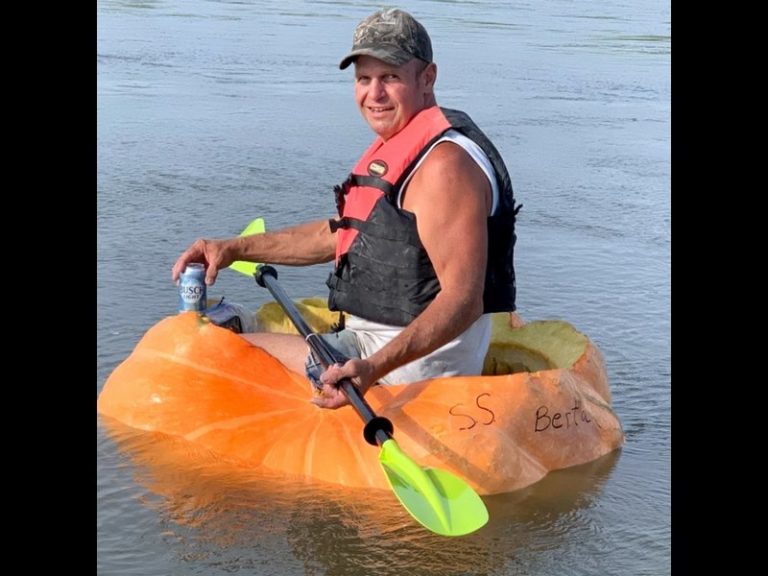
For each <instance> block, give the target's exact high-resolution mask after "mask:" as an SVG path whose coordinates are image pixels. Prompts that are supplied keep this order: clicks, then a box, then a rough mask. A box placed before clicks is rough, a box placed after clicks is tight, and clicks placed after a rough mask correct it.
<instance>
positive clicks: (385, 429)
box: [254, 264, 488, 536]
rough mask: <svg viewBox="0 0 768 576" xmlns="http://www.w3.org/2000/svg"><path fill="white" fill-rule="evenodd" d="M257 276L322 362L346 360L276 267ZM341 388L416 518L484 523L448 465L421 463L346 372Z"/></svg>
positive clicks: (443, 526) (449, 529) (441, 529)
mask: <svg viewBox="0 0 768 576" xmlns="http://www.w3.org/2000/svg"><path fill="white" fill-rule="evenodd" d="M254 277H255V278H256V283H257V284H258V285H259V286H261V287H264V288H267V289H268V290H269V291H270V292H271V293H272V296H274V297H275V300H277V302H278V304H280V307H281V308H282V309H283V311H284V312H285V313H286V314H287V315H288V317H289V318H290V319H291V322H293V324H294V326H296V329H297V330H298V331H299V333H300V334H301V335H302V336H304V338H305V339H306V341H307V344H308V345H309V346H310V348H312V351H313V352H314V353H315V355H316V356H317V357H318V358H319V359H320V361H321V362H322V364H323V365H324V366H326V367H327V366H330V365H332V364H335V363H337V362H338V363H344V362H346V360H347V358H346V357H345V356H344V355H343V354H341V353H340V352H338V351H337V350H335V349H334V348H333V347H332V346H331V345H330V344H328V343H327V342H326V341H325V340H323V338H322V337H320V335H319V334H316V333H314V332H312V329H311V328H310V327H309V325H308V324H307V323H306V321H305V320H304V318H302V317H301V315H300V314H299V311H298V310H297V309H296V307H295V306H294V305H293V301H292V300H291V299H290V298H289V297H288V296H287V294H286V293H285V292H284V291H283V289H282V288H281V287H280V286H279V285H278V284H277V272H276V271H275V269H274V268H272V267H271V266H269V265H264V264H259V265H258V266H257V267H256V272H255V274H254ZM339 388H341V390H342V392H343V393H344V395H345V396H346V397H347V398H348V399H349V401H350V403H351V404H352V406H353V407H354V409H355V410H356V411H357V413H358V415H359V416H360V418H362V420H363V422H364V423H365V427H364V428H363V436H364V437H365V440H366V441H367V442H368V443H369V444H372V445H373V446H377V445H378V446H380V447H381V452H380V453H379V462H380V463H381V467H382V469H383V470H384V473H385V474H386V476H387V480H388V482H389V485H390V487H391V488H392V490H393V491H394V493H395V495H396V496H397V498H398V499H399V500H400V503H401V504H402V505H403V507H404V508H405V509H406V510H407V511H408V512H409V513H410V515H411V516H413V518H414V519H415V520H416V521H417V522H419V523H420V524H422V525H423V526H424V527H426V528H428V529H429V530H431V531H432V532H435V533H437V534H440V535H442V536H462V535H464V534H469V533H470V532H474V531H475V530H478V529H479V528H481V527H482V526H483V525H485V523H486V522H487V521H488V510H487V509H486V507H485V504H484V503H483V501H482V499H481V498H480V496H479V495H478V494H477V492H475V491H474V490H473V489H472V487H471V486H469V484H467V483H466V482H465V481H464V480H462V479H461V478H458V477H457V476H455V475H453V474H451V473H450V472H446V471H445V470H440V469H438V468H421V467H420V466H419V465H418V464H416V462H414V461H413V460H412V459H411V458H409V457H408V456H407V455H406V454H405V453H404V452H403V451H402V450H401V449H400V447H399V446H398V445H397V443H396V442H395V440H394V438H393V437H392V434H393V432H394V426H393V425H392V422H391V421H390V420H389V419H387V418H384V417H381V416H377V415H376V414H375V413H374V412H373V409H372V408H371V407H370V405H369V404H368V403H367V402H366V401H365V399H364V398H363V396H362V395H361V394H360V391H359V390H358V389H357V387H356V386H355V385H354V384H353V383H352V382H351V381H350V380H349V379H348V378H345V379H343V380H341V381H340V382H339Z"/></svg>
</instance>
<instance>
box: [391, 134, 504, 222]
mask: <svg viewBox="0 0 768 576" xmlns="http://www.w3.org/2000/svg"><path fill="white" fill-rule="evenodd" d="M473 193H474V194H476V195H477V197H478V198H484V199H485V200H486V201H490V198H491V188H490V184H489V183H488V178H487V177H486V175H485V172H483V170H482V168H480V166H478V165H477V163H476V162H475V161H474V160H473V159H472V157H471V156H470V155H469V153H468V152H467V151H466V150H464V149H463V148H462V147H461V146H459V145H458V144H454V143H453V142H441V143H440V144H438V145H437V146H435V148H434V149H433V150H432V151H431V152H430V153H429V154H428V155H427V157H426V158H425V159H424V161H423V162H422V163H421V166H419V169H418V170H417V171H416V173H415V174H414V176H413V180H412V182H411V184H410V185H409V187H408V193H407V194H406V196H405V198H404V202H403V207H404V208H406V209H407V210H408V209H410V208H409V207H408V206H409V205H411V206H413V207H417V206H418V205H419V204H422V202H433V201H449V202H452V201H454V200H455V199H458V198H459V197H460V198H462V199H463V200H466V198H467V195H468V194H470V195H471V194H473Z"/></svg>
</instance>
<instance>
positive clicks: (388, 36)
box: [339, 8, 432, 70]
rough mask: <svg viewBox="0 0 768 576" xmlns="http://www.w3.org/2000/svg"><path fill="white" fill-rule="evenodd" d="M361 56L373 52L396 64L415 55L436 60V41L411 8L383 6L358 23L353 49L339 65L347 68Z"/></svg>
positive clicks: (381, 58)
mask: <svg viewBox="0 0 768 576" xmlns="http://www.w3.org/2000/svg"><path fill="white" fill-rule="evenodd" d="M358 56H373V57H374V58H378V59H379V60H383V61H384V62H386V63H387V64H392V65H394V66H400V65H402V64H405V63H406V62H408V61H409V60H411V59H412V58H418V59H420V60H424V61H425V62H432V41H431V40H430V39H429V34H427V31H426V29H425V28H424V26H422V25H421V24H419V22H417V21H416V19H415V18H414V17H413V16H411V15H410V14H408V12H404V11H403V10H398V9H397V8H382V9H381V10H379V11H378V12H375V13H373V14H371V15H370V16H368V18H366V19H365V20H363V21H362V22H360V24H358V25H357V28H355V35H354V37H353V39H352V51H351V52H350V53H349V54H347V55H346V56H344V59H343V60H342V61H341V64H339V68H341V69H342V70H344V68H346V67H347V66H349V65H350V64H351V63H352V62H353V61H354V60H355V58H357V57H358Z"/></svg>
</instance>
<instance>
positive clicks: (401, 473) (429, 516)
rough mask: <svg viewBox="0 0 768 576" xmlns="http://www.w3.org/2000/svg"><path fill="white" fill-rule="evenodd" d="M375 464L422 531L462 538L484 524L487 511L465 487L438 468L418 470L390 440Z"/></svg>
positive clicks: (478, 499) (463, 482)
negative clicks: (382, 470) (385, 476)
mask: <svg viewBox="0 0 768 576" xmlns="http://www.w3.org/2000/svg"><path fill="white" fill-rule="evenodd" d="M379 462H381V467H382V468H383V469H384V472H385V474H386V475H387V480H389V485H390V486H391V488H392V490H393V491H394V493H395V495H396V496H397V498H398V500H400V503H401V504H402V505H403V506H404V507H405V509H406V510H408V512H409V513H410V514H411V516H413V517H414V519H416V521H417V522H419V523H420V524H422V525H423V526H424V527H425V528H428V529H429V530H432V532H435V533H437V534H440V535H442V536H463V535H464V534H469V533H470V532H474V531H475V530H478V529H480V528H481V527H482V526H484V525H485V523H486V522H488V509H487V508H486V507H485V504H484V503H483V501H482V500H481V499H480V496H478V494H477V492H475V491H474V490H473V489H472V487H471V486H469V484H467V483H466V482H465V481H464V480H462V479H461V478H458V477H456V476H454V475H453V474H451V473H449V472H446V471H445V470H440V469H438V468H421V467H420V466H419V465H418V464H416V462H414V461H413V460H411V459H410V458H409V457H408V456H406V455H405V453H403V451H402V450H400V447H399V446H398V445H397V443H396V442H395V441H394V440H393V439H391V438H390V439H389V440H387V441H386V442H384V443H383V444H382V445H381V452H380V453H379Z"/></svg>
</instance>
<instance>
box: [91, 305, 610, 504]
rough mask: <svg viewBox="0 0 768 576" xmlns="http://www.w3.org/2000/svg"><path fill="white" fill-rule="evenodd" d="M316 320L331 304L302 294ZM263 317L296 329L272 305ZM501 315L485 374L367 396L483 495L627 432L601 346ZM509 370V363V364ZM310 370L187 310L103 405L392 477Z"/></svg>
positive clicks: (343, 478) (222, 445) (323, 473)
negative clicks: (319, 390)
mask: <svg viewBox="0 0 768 576" xmlns="http://www.w3.org/2000/svg"><path fill="white" fill-rule="evenodd" d="M299 307H300V308H301V309H302V310H303V311H304V312H305V313H307V312H308V314H306V317H307V318H308V320H310V323H312V324H314V325H315V327H316V329H321V328H323V327H325V326H327V324H328V322H329V317H328V313H327V310H324V308H323V307H322V305H320V304H318V303H317V302H316V301H314V300H307V301H305V302H304V303H302V304H300V306H299ZM259 317H260V320H261V326H262V329H269V330H275V331H277V330H283V331H288V330H289V329H290V328H289V327H288V323H287V321H286V320H285V319H283V318H282V317H281V315H280V314H279V313H277V312H276V310H275V308H274V306H272V307H270V306H267V307H265V308H264V309H262V311H261V312H260V314H259ZM507 318H508V317H507V315H506V314H496V315H494V334H493V338H492V345H491V349H490V351H489V354H488V357H487V359H486V367H485V368H486V369H485V372H486V374H484V375H483V376H473V377H451V378H437V379H434V380H427V381H424V382H419V383H415V384H409V385H397V386H376V387H374V388H372V389H371V390H370V391H369V392H368V394H367V395H366V399H367V400H368V402H369V403H370V404H371V406H372V408H373V409H374V411H376V412H377V413H378V414H379V415H381V416H386V417H387V418H389V419H390V420H391V421H392V423H393V424H394V427H395V439H396V440H397V442H398V444H399V445H400V447H401V448H402V449H403V451H404V452H405V453H406V454H408V455H409V456H410V457H411V458H412V459H413V460H415V461H416V462H417V463H419V464H420V465H422V466H435V467H438V468H442V469H444V470H448V471H450V472H452V473H454V474H457V475H458V476H460V477H462V478H465V479H466V480H467V481H468V482H469V483H470V485H472V487H473V488H475V489H476V490H477V491H478V493H480V494H494V493H500V492H508V491H512V490H516V489H519V488H522V487H524V486H527V485H529V484H531V483H533V482H535V481H537V480H539V479H540V478H542V477H543V476H544V475H545V474H547V472H549V471H551V470H556V469H560V468H565V467H569V466H574V465H577V464H582V463H585V462H589V461H592V460H594V459H596V458H598V457H599V456H602V455H604V454H606V453H608V452H610V451H612V450H614V449H616V448H617V447H619V446H620V445H621V444H622V442H623V439H624V435H623V431H622V428H621V424H620V422H619V420H618V418H617V416H616V414H615V413H614V412H613V410H612V409H611V404H610V400H611V396H610V391H609V387H608V381H607V377H606V373H605V367H604V365H603V360H602V357H601V355H600V352H599V351H598V350H597V348H596V347H595V346H594V345H593V344H592V343H591V342H590V340H589V339H588V338H587V337H586V336H584V335H583V334H581V333H579V332H577V331H576V330H575V329H574V328H573V327H572V326H571V325H569V324H567V323H565V322H561V321H542V322H530V323H528V324H526V325H524V326H523V327H521V328H515V329H512V328H510V327H509V326H508V323H507ZM510 372H511V373H510ZM311 394H312V392H311V387H310V385H309V383H308V381H307V380H306V378H305V376H304V375H300V374H296V373H294V372H291V371H290V370H288V369H286V368H285V367H284V366H283V365H282V364H281V363H280V362H278V361H277V360H276V359H275V358H274V357H272V356H270V355H269V354H268V353H266V352H265V351H263V350H261V349H260V348H257V347H254V346H252V345H250V344H249V343H247V342H246V341H245V340H243V339H242V338H240V337H239V336H238V335H236V334H234V333H232V332H230V331H228V330H225V329H223V328H220V327H218V326H215V325H214V324H212V323H210V322H208V321H206V320H205V319H204V318H200V317H198V316H197V315H196V314H195V313H192V312H187V313H183V314H179V315H176V316H171V317H168V318H165V319H164V320H161V321H160V322H159V323H158V324H157V325H155V326H154V327H152V328H151V329H150V330H149V331H147V333H146V334H145V335H144V337H143V338H142V340H141V341H140V342H139V343H138V345H137V346H136V348H135V350H134V351H133V353H132V354H131V355H130V356H129V357H128V358H127V359H126V360H125V361H124V362H123V363H122V364H120V365H119V366H118V367H117V368H116V369H115V370H114V372H113V373H112V374H111V375H110V377H109V379H108V380H107V382H106V383H105V385H104V389H103V390H102V392H101V394H100V396H99V399H98V410H99V412H100V413H102V414H104V415H107V416H110V417H112V418H115V419H117V420H119V421H121V422H123V423H125V424H127V425H129V426H131V427H133V428H137V429H141V430H147V431H156V432H162V433H165V434H169V435H173V436H180V437H182V438H185V439H186V440H188V441H190V442H194V443H196V444H197V445H200V446H203V447H205V448H207V449H209V450H211V451H213V452H215V453H216V454H219V455H220V456H222V457H225V458H228V459H231V460H233V461H235V462H238V463H240V464H243V465H247V466H253V467H256V466H265V467H267V468H270V469H272V470H275V471H278V472H283V473H286V474H289V475H299V476H305V477H309V478H314V479H317V480H321V481H325V482H332V483H336V484H340V485H344V486H355V487H375V488H384V489H386V488H388V486H387V482H386V478H385V476H384V474H383V473H382V472H381V469H380V467H379V465H378V460H377V458H378V452H379V451H378V449H376V448H374V447H372V446H370V445H369V444H367V443H366V442H365V440H364V439H363V435H362V421H361V420H360V418H359V417H358V415H357V414H356V413H355V412H354V410H353V408H351V407H344V408H342V409H339V410H335V411H334V410H323V409H321V408H317V407H316V406H314V405H313V404H311V403H310V401H309V400H310V397H311Z"/></svg>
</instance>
